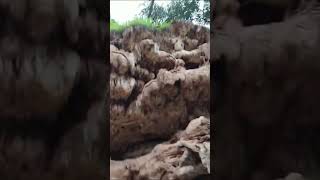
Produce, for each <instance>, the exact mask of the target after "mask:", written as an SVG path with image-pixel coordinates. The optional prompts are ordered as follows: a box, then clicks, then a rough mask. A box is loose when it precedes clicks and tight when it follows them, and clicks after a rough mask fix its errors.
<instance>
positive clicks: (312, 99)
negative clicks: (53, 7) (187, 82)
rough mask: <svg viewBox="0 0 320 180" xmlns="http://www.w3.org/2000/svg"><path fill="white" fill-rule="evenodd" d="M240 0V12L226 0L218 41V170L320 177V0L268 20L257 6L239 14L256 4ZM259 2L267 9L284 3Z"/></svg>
mask: <svg viewBox="0 0 320 180" xmlns="http://www.w3.org/2000/svg"><path fill="white" fill-rule="evenodd" d="M261 1H262V0H261ZM228 2H230V3H232V2H231V1H228ZM286 2H288V1H286ZM237 3H240V5H239V6H237V5H233V6H232V7H236V8H235V9H233V10H234V11H235V12H238V13H230V12H228V11H226V10H224V9H228V8H223V6H222V5H223V4H221V8H222V9H221V10H220V12H221V14H220V15H221V16H220V15H218V16H217V19H218V18H221V21H220V22H221V26H219V27H216V29H214V36H213V39H212V44H211V45H212V46H213V54H212V60H213V63H212V64H213V73H214V74H215V76H214V77H213V81H214V87H213V91H214V95H213V96H214V97H215V98H216V101H215V102H217V103H216V104H215V106H214V108H215V114H214V120H215V121H214V122H215V127H216V131H215V136H214V139H213V142H214V147H215V151H214V152H215V154H214V155H213V156H214V158H213V159H214V162H213V163H212V164H213V167H214V168H215V172H216V174H215V175H216V178H217V179H225V180H248V179H252V180H273V179H277V178H279V177H280V178H284V177H286V176H287V175H288V174H289V173H291V172H299V173H300V174H301V175H303V176H304V177H305V178H306V179H309V178H310V179H312V177H319V173H318V172H319V171H318V170H319V167H320V161H319V150H320V149H319V147H320V146H319V142H318V139H319V131H318V130H319V127H320V123H319V117H320V114H319V111H318V110H317V109H318V105H319V99H320V96H319V93H318V91H319V90H320V87H319V78H317V77H318V76H319V72H320V71H319V67H318V65H319V58H320V54H319V50H318V49H319V47H320V41H319V35H320V33H319V32H320V28H319V27H320V26H319V22H320V21H319V20H320V4H319V1H312V0H307V1H303V2H302V1H301V3H300V4H301V6H299V7H297V8H296V9H295V11H293V12H294V13H293V14H291V13H288V14H287V15H286V16H277V17H276V18H271V19H268V20H266V19H264V18H263V17H262V16H259V15H260V13H258V12H255V11H254V10H253V11H250V12H252V14H251V15H250V16H241V15H239V12H245V11H247V12H249V11H248V10H249V9H250V8H253V7H254V6H251V5H244V4H243V3H244V2H243V1H239V2H237ZM255 3H258V4H259V6H261V7H265V10H266V11H267V12H268V13H273V11H277V10H276V9H278V8H279V7H278V6H277V5H276V4H272V5H268V6H267V5H265V4H264V3H262V2H261V3H260V2H257V1H256V2H255ZM250 6H251V7H250ZM249 7H250V8H249ZM237 8H238V9H237ZM242 8H249V9H246V10H243V9H242ZM282 14H286V13H285V11H284V10H283V12H282ZM222 15H223V16H227V17H228V18H222ZM270 17H271V16H270ZM223 20H224V21H223ZM230 172H232V173H230ZM295 177H297V176H295ZM299 178H300V179H301V177H299ZM285 179H295V178H294V177H292V176H289V177H288V178H285ZM316 179H317V178H316Z"/></svg>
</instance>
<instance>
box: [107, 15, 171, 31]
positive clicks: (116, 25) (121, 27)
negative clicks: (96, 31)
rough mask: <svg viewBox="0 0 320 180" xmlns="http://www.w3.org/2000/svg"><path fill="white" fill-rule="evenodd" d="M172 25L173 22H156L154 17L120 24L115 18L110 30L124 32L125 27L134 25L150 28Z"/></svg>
mask: <svg viewBox="0 0 320 180" xmlns="http://www.w3.org/2000/svg"><path fill="white" fill-rule="evenodd" d="M170 25H171V22H164V23H155V22H153V21H152V19H147V18H146V19H142V18H135V19H133V20H131V21H128V22H125V23H123V24H119V23H118V22H116V21H115V20H113V19H111V21H110V32H123V31H124V30H125V29H127V28H129V27H133V26H143V27H146V28H149V29H156V30H164V29H166V28H168V27H169V26H170Z"/></svg>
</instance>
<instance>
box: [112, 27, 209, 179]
mask: <svg viewBox="0 0 320 180" xmlns="http://www.w3.org/2000/svg"><path fill="white" fill-rule="evenodd" d="M178 27H179V28H180V30H181V31H177V29H178ZM208 40H209V30H208V29H206V28H204V27H200V26H195V25H192V24H191V23H183V22H177V23H174V24H173V25H172V26H171V27H170V28H169V29H168V30H166V31H161V32H159V31H152V30H148V29H146V28H143V27H131V28H129V29H126V30H125V31H124V32H123V34H122V35H121V34H120V35H119V34H116V33H115V34H113V36H111V42H110V56H111V59H110V60H111V62H110V64H111V76H110V98H111V103H110V127H111V128H110V131H111V132H110V133H111V134H110V145H111V146H110V150H111V159H118V160H122V159H125V158H128V157H131V158H138V157H139V156H142V155H144V154H146V153H150V150H152V149H153V147H154V146H155V145H156V144H161V143H162V142H163V141H165V140H168V139H170V138H171V137H172V136H173V135H174V134H175V133H176V132H177V131H179V130H182V129H184V128H186V126H187V125H188V124H189V122H190V120H192V119H195V118H198V117H199V116H206V117H209V104H210V77H209V74H210V53H209V42H208ZM186 41H192V42H193V43H194V44H193V45H192V46H193V47H192V48H191V45H190V44H189V45H187V46H188V47H189V48H190V49H189V50H187V49H186V43H185V42H186ZM206 133H207V134H208V133H209V132H206ZM164 147H167V145H164V146H163V147H162V148H160V150H159V151H164V149H165V148H164ZM169 147H170V148H169ZM168 148H169V149H168V151H169V152H168V153H173V154H174V153H175V152H176V151H177V149H176V145H172V146H171V145H170V146H168ZM153 151H155V152H156V151H158V150H156V149H153ZM153 156H154V153H152V152H151V154H150V155H147V156H143V157H141V159H146V158H151V159H152V158H153ZM165 156H169V154H167V155H165ZM165 156H164V157H163V158H169V157H165ZM186 156H188V155H186ZM138 159H139V158H138ZM151 159H150V160H151ZM144 161H145V160H144ZM137 162H140V160H137ZM164 164H166V163H164ZM111 166H113V165H111ZM137 166H140V165H138V164H137ZM141 166H142V165H141ZM143 166H144V167H139V168H140V170H141V169H144V170H141V173H147V174H140V175H134V176H135V178H138V179H139V178H143V177H144V178H146V177H149V176H150V177H151V175H152V174H157V176H158V175H159V176H160V174H161V173H162V172H160V169H157V168H156V167H157V166H158V164H155V165H154V166H155V167H152V168H150V169H147V166H145V165H143ZM159 166H160V165H159ZM161 166H162V165H161ZM202 166H203V167H204V165H201V166H199V167H202ZM199 167H198V165H196V164H194V168H199ZM111 168H113V167H111ZM134 171H135V170H134ZM143 171H146V172H143ZM165 171H169V169H166V170H165ZM188 172H189V171H188ZM203 172H206V171H199V173H195V174H194V176H196V175H200V174H202V173H203ZM115 173H120V172H115ZM148 173H149V174H148ZM159 173H160V174H159ZM120 174H121V173H120ZM187 174H190V177H191V174H192V172H191V171H190V173H187ZM205 174H206V173H205ZM130 176H131V175H130ZM187 176H188V175H187ZM187 176H186V177H187ZM128 177H129V175H128ZM183 177H184V175H182V174H181V176H177V177H176V178H178V179H179V178H180V179H181V178H182V179H183ZM162 179H168V177H167V176H165V177H162Z"/></svg>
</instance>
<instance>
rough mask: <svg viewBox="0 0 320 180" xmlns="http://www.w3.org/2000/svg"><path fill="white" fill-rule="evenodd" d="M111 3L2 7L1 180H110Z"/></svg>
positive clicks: (74, 0) (52, 1) (65, 0)
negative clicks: (106, 179)
mask: <svg viewBox="0 0 320 180" xmlns="http://www.w3.org/2000/svg"><path fill="white" fill-rule="evenodd" d="M105 3H106V2H105V1H101V0H94V1H87V0H82V1H81V0H19V1H17V0H13V1H9V0H1V1H0V9H1V13H0V19H1V22H2V25H1V28H0V76H1V77H0V127H1V128H0V129H1V130H0V139H1V140H0V142H1V143H0V146H1V148H0V151H1V153H0V177H1V179H82V178H83V179H89V178H91V179H92V178H95V179H103V178H104V176H105V168H106V163H107V156H106V154H105V152H106V149H107V143H106V140H105V139H106V137H107V134H106V122H107V121H106V118H105V113H106V112H105V107H104V104H105V89H106V85H107V83H106V82H105V78H106V77H107V70H108V69H107V66H106V64H107V63H106V57H105V48H106V45H105V38H106V30H107V29H106V28H107V24H106V23H105V18H106V12H105V11H106V9H105Z"/></svg>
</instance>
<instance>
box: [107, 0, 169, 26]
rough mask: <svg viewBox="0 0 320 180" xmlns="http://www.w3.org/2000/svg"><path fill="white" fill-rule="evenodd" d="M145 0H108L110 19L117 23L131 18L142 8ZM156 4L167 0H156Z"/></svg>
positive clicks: (166, 2)
mask: <svg viewBox="0 0 320 180" xmlns="http://www.w3.org/2000/svg"><path fill="white" fill-rule="evenodd" d="M144 2H145V0H131V1H130V0H111V1H110V16H111V19H114V20H116V21H117V22H119V23H123V22H126V21H129V20H132V19H133V18H134V17H135V15H138V14H139V13H140V12H141V10H142V4H143V3H144ZM156 3H157V4H158V5H163V6H165V5H167V4H168V3H169V1H168V0H161V1H160V0H158V1H156Z"/></svg>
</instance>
